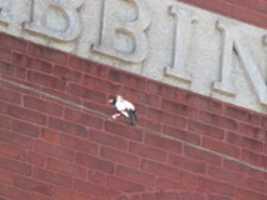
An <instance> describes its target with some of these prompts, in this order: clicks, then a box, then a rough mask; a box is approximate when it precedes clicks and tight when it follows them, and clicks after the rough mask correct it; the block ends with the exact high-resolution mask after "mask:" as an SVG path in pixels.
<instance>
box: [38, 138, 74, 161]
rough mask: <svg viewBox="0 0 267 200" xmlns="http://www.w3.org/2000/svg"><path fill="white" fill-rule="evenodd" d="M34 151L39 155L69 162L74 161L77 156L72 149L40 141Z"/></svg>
mask: <svg viewBox="0 0 267 200" xmlns="http://www.w3.org/2000/svg"><path fill="white" fill-rule="evenodd" d="M33 150H34V151H35V152H37V153H41V154H45V155H47V156H52V157H55V158H59V159H63V160H68V161H73V160H74V156H75V152H74V151H72V150H70V149H67V148H63V147H60V146H56V145H52V144H48V143H46V142H42V141H38V140H37V141H36V142H35V144H34V147H33Z"/></svg>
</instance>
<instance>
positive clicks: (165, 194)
mask: <svg viewBox="0 0 267 200" xmlns="http://www.w3.org/2000/svg"><path fill="white" fill-rule="evenodd" d="M142 197H143V199H148V200H157V199H161V200H177V199H181V198H180V194H178V193H177V192H174V191H159V192H152V193H145V194H144V195H143V196H142Z"/></svg>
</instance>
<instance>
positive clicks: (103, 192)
mask: <svg viewBox="0 0 267 200" xmlns="http://www.w3.org/2000/svg"><path fill="white" fill-rule="evenodd" d="M73 188H74V190H75V191H78V192H81V193H85V194H89V195H92V196H94V197H98V198H100V199H107V198H109V197H110V196H114V195H116V194H117V192H115V191H114V190H113V189H112V188H107V187H103V186H99V185H96V184H94V183H91V182H84V181H81V180H78V179H75V180H74V182H73ZM92 196H91V198H92ZM91 198H90V199H91ZM87 199H88V198H87Z"/></svg>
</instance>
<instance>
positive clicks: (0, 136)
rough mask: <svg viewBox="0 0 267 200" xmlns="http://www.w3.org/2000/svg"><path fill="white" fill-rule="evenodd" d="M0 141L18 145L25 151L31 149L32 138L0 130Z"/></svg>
mask: <svg viewBox="0 0 267 200" xmlns="http://www.w3.org/2000/svg"><path fill="white" fill-rule="evenodd" d="M0 141H3V142H6V143H11V144H15V145H18V146H20V147H21V148H24V149H25V150H27V149H31V148H32V146H33V139H32V138H30V137H25V136H24V135H19V134H17V133H15V132H11V131H7V130H3V129H0Z"/></svg>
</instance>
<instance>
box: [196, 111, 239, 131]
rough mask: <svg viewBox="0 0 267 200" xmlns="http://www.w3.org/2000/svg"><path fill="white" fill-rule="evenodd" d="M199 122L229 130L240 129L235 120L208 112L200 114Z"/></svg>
mask: <svg viewBox="0 0 267 200" xmlns="http://www.w3.org/2000/svg"><path fill="white" fill-rule="evenodd" d="M199 120H200V121H202V122H205V123H207V124H209V125H213V126H216V127H218V128H224V129H228V130H237V128H238V124H237V122H236V121H235V120H232V119H229V118H226V117H223V116H219V115H215V114H211V113H208V112H200V114H199Z"/></svg>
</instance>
